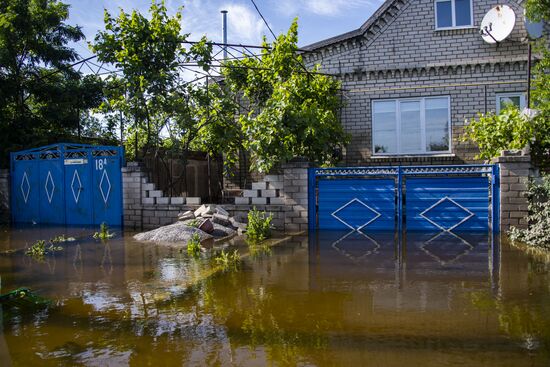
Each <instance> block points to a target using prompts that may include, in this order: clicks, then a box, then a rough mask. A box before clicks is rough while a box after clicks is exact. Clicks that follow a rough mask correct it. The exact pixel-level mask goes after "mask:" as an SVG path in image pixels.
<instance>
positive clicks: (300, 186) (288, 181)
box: [281, 162, 310, 232]
mask: <svg viewBox="0 0 550 367" xmlns="http://www.w3.org/2000/svg"><path fill="white" fill-rule="evenodd" d="M309 167H310V164H309V163H307V162H291V163H286V164H284V165H283V166H282V169H283V177H284V181H283V190H281V194H282V195H281V196H282V197H283V199H284V203H285V205H286V206H287V211H286V213H285V231H288V232H293V231H305V230H307V228H308V225H307V215H308V211H307V209H308V190H307V186H308V181H307V180H308V177H307V169H308V168H309Z"/></svg>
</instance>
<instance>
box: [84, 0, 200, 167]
mask: <svg viewBox="0 0 550 367" xmlns="http://www.w3.org/2000/svg"><path fill="white" fill-rule="evenodd" d="M181 20H182V17H181V12H177V13H176V14H175V15H174V16H169V15H168V14H167V9H166V7H165V5H164V2H161V3H158V2H157V1H152V3H151V7H150V8H149V15H148V16H146V15H143V14H141V13H140V12H138V11H136V10H134V11H133V12H132V13H131V14H129V13H126V12H125V11H124V10H122V9H121V10H120V14H119V15H118V17H113V16H112V15H111V14H110V13H109V12H107V11H105V19H104V21H105V30H103V31H100V32H99V33H98V34H97V35H96V37H95V41H94V42H93V43H92V44H91V47H92V50H93V51H94V52H95V53H96V54H97V56H98V59H99V60H100V61H102V62H107V63H111V64H113V65H114V66H115V67H116V68H117V69H118V70H119V71H120V73H121V75H120V76H111V77H109V79H108V83H109V84H110V85H112V86H113V88H112V89H111V90H110V91H109V93H108V98H107V101H106V102H105V103H104V104H103V105H102V111H103V112H104V113H115V112H116V113H118V112H123V113H124V115H125V118H126V120H127V121H128V124H127V129H128V131H127V133H128V138H129V139H128V141H127V142H128V143H129V144H133V146H130V147H128V148H130V149H128V151H129V152H133V151H134V150H135V149H134V148H135V146H136V145H137V146H138V148H139V149H140V150H142V151H143V153H145V152H146V151H147V150H148V149H149V148H150V147H154V148H158V147H159V146H160V145H161V144H162V141H163V139H162V136H161V131H163V130H164V129H166V128H167V127H169V126H168V125H170V124H171V123H173V122H174V119H175V118H177V117H178V116H180V115H181V114H182V106H183V107H184V106H186V105H187V103H186V98H187V95H186V93H185V90H183V91H182V88H181V85H182V84H183V81H182V79H181V70H180V68H179V66H180V64H181V63H187V62H190V61H195V62H197V63H198V64H199V65H201V66H203V68H204V69H206V70H207V69H208V67H209V66H208V65H209V60H210V54H211V47H210V46H208V45H207V43H206V40H205V39H204V38H203V40H202V41H201V42H199V43H198V44H196V45H194V46H192V47H191V48H190V49H186V48H185V47H184V42H185V41H186V39H187V37H188V34H182V32H181ZM183 114H186V115H188V113H186V112H183ZM136 158H137V157H136Z"/></svg>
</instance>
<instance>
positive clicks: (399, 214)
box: [397, 166, 403, 233]
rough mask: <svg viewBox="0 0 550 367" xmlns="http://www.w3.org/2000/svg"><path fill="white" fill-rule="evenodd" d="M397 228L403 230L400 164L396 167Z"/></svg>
mask: <svg viewBox="0 0 550 367" xmlns="http://www.w3.org/2000/svg"><path fill="white" fill-rule="evenodd" d="M397 222H398V224H397V228H398V229H399V233H401V232H402V231H403V174H402V171H401V166H399V167H397Z"/></svg>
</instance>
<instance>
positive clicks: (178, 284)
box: [0, 228, 550, 366]
mask: <svg viewBox="0 0 550 367" xmlns="http://www.w3.org/2000/svg"><path fill="white" fill-rule="evenodd" d="M64 232H65V233H67V235H71V236H75V237H77V241H75V242H70V243H65V244H63V246H64V250H63V251H60V252H58V253H56V254H55V256H47V257H46V258H45V260H44V261H37V260H34V259H32V258H29V257H27V256H25V255H24V253H23V251H15V252H14V251H11V250H14V249H21V248H25V247H26V246H29V245H30V244H31V243H32V242H34V240H36V239H47V238H51V237H54V236H55V235H59V234H60V233H64ZM0 233H1V234H0V251H2V254H1V255H0V275H1V280H2V293H3V292H7V291H9V290H12V289H15V288H18V287H29V288H31V289H32V290H33V291H35V292H37V293H38V294H39V295H41V296H43V297H47V298H49V299H51V300H52V301H53V304H52V305H51V306H50V307H48V308H46V309H42V310H39V311H37V312H31V313H29V312H21V311H18V310H16V309H15V310H14V309H10V310H6V309H4V310H3V315H2V317H3V322H2V324H1V325H2V330H1V332H2V334H1V335H0V358H1V359H0V364H1V365H2V366H181V365H189V366H203V365H214V366H226V365H231V366H263V365H284V366H286V365H291V366H294V365H308V366H309V365H314V366H338V365H341V366H455V365H461V366H548V365H549V364H550V277H549V272H548V271H549V269H550V266H549V265H548V264H547V263H545V262H543V261H541V260H538V259H537V258H533V257H530V256H528V255H526V254H524V253H523V252H522V251H520V250H517V249H515V248H513V247H510V246H509V245H507V244H505V243H502V244H499V243H498V242H499V241H498V240H493V239H491V238H489V237H488V236H487V235H486V234H460V235H454V234H448V233H447V234H408V235H407V236H404V237H402V236H397V235H396V234H393V233H379V234H368V235H367V234H362V233H359V232H353V233H348V234H346V233H335V232H328V233H312V234H311V235H310V236H309V238H308V237H307V236H299V237H293V238H289V239H287V240H286V241H283V242H281V243H278V244H275V245H274V246H273V247H271V248H270V249H264V250H263V251H260V252H255V253H253V254H251V255H250V256H248V255H246V254H247V253H248V252H249V249H248V248H247V247H246V246H244V245H241V246H240V247H239V250H240V252H241V253H242V254H244V255H245V256H244V257H245V258H244V261H243V264H242V266H241V268H240V269H239V270H237V271H227V272H217V271H216V269H214V268H212V265H210V262H209V261H207V260H206V259H202V260H198V261H197V260H193V259H190V258H189V257H188V256H187V254H186V252H183V253H181V252H179V251H178V250H177V249H173V248H168V247H164V246H156V245H144V244H139V243H136V242H135V241H133V240H132V239H131V236H130V235H129V234H127V235H125V236H122V235H120V234H119V235H118V236H117V237H116V238H113V239H111V240H109V241H108V242H106V243H102V242H101V241H95V240H93V239H91V237H90V234H91V232H90V231H89V230H74V229H73V230H70V231H68V232H66V231H65V229H59V228H57V229H56V228H50V229H21V230H11V231H9V230H3V231H1V232H0ZM6 250H10V251H6Z"/></svg>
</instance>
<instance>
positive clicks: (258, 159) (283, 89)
mask: <svg viewBox="0 0 550 367" xmlns="http://www.w3.org/2000/svg"><path fill="white" fill-rule="evenodd" d="M297 42H298V24H297V21H296V20H294V22H293V23H292V25H291V27H290V29H289V31H288V33H287V34H286V35H280V36H279V37H277V39H276V40H275V41H274V42H273V43H272V44H268V43H267V41H266V40H265V39H264V42H263V46H264V47H265V49H264V50H263V51H262V54H261V57H253V56H248V57H244V58H243V59H241V60H236V61H230V62H227V63H225V64H224V66H223V68H222V71H223V74H224V76H225V83H226V84H227V87H228V88H229V89H230V90H231V91H232V92H233V93H235V94H236V95H239V94H240V93H242V97H241V98H239V99H240V101H241V109H243V110H244V111H245V113H243V114H241V115H240V117H239V119H238V123H239V124H238V125H239V128H240V130H241V134H242V141H243V145H244V147H245V148H246V149H247V150H248V151H249V153H250V155H251V162H252V165H251V168H252V169H256V170H258V171H264V172H265V171H269V170H270V169H272V168H273V167H274V166H275V165H276V164H278V163H280V162H284V161H286V160H290V159H292V158H295V157H305V158H307V159H308V160H310V161H312V162H317V163H319V164H331V163H334V151H335V149H336V148H339V147H341V146H343V145H344V144H346V143H347V141H348V136H347V134H345V133H344V130H343V128H342V125H341V124H340V122H339V118H338V112H339V109H340V107H341V102H340V98H339V91H340V83H339V82H338V81H337V80H335V79H333V78H331V77H329V76H326V75H321V74H320V73H318V69H317V68H314V69H313V70H312V71H311V72H307V71H306V70H307V69H306V68H305V66H304V64H303V61H302V58H301V56H299V55H297V50H298V48H297Z"/></svg>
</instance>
